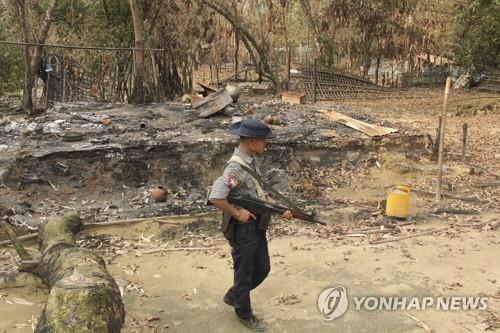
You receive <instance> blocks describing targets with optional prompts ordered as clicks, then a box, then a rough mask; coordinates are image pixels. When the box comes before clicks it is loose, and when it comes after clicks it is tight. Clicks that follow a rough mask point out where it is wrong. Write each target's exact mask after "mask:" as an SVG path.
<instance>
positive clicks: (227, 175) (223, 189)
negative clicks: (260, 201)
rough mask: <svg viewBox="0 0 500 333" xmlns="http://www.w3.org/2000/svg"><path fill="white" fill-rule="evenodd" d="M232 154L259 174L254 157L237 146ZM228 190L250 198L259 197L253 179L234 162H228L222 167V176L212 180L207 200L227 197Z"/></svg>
mask: <svg viewBox="0 0 500 333" xmlns="http://www.w3.org/2000/svg"><path fill="white" fill-rule="evenodd" d="M233 155H236V156H239V157H240V158H241V159H243V161H245V162H246V163H247V164H248V165H250V166H252V167H253V168H254V170H255V171H256V172H257V174H259V175H260V171H259V169H258V168H257V167H256V166H255V158H253V157H252V156H250V155H248V154H246V153H244V152H242V151H240V150H239V149H238V148H236V149H235V150H234V153H233ZM229 192H231V193H234V194H235V195H246V196H251V197H252V198H258V197H259V196H258V194H257V188H256V186H255V179H254V178H253V177H252V175H250V174H249V173H248V172H246V171H245V170H243V168H242V167H241V166H240V165H239V164H238V163H236V162H231V163H229V164H228V165H227V166H226V167H225V168H224V172H223V173H222V176H220V177H219V178H217V180H216V181H215V182H214V184H213V186H212V190H211V191H210V195H209V200H212V199H227V197H228V195H229Z"/></svg>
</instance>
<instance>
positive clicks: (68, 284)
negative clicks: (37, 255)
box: [35, 214, 125, 333]
mask: <svg viewBox="0 0 500 333" xmlns="http://www.w3.org/2000/svg"><path fill="white" fill-rule="evenodd" d="M82 227H83V224H82V221H81V219H80V217H79V216H78V215H76V214H72V215H67V216H65V217H63V218H62V219H59V220H49V221H48V222H47V223H45V224H43V225H42V226H41V228H40V232H39V248H40V252H41V253H42V257H41V262H40V265H39V267H38V274H39V275H40V277H41V278H42V280H43V281H44V283H45V284H46V285H47V286H48V287H49V289H50V293H49V297H48V300H47V303H46V305H45V308H44V309H43V312H42V315H41V316H40V319H39V320H38V324H37V327H36V330H35V332H36V333H49V332H50V333H59V332H110V333H111V332H120V328H121V326H122V324H123V321H124V319H125V310H124V306H123V303H122V299H121V295H120V291H119V289H118V286H117V285H116V282H115V280H114V279H113V278H112V277H111V275H110V274H109V273H108V271H107V270H106V265H105V264H104V261H103V260H102V258H100V257H99V256H98V255H97V254H96V253H94V252H92V251H91V250H89V249H84V248H78V247H75V235H76V234H77V233H78V232H79V231H80V230H81V229H82Z"/></svg>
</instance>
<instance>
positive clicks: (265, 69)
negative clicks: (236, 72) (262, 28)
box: [200, 0, 279, 87]
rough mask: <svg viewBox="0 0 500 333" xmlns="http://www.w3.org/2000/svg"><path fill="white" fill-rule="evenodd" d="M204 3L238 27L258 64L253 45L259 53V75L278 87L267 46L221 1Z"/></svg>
mask: <svg viewBox="0 0 500 333" xmlns="http://www.w3.org/2000/svg"><path fill="white" fill-rule="evenodd" d="M200 1H201V2H202V3H203V4H205V5H207V6H208V7H210V8H212V9H213V10H215V11H216V12H217V13H219V14H220V15H222V16H223V17H224V18H225V19H226V20H228V21H229V23H231V24H232V25H233V26H234V27H236V29H237V31H238V33H239V35H240V38H241V39H242V41H243V43H244V44H245V47H246V48H247V50H248V53H249V54H250V56H251V57H252V59H253V60H254V63H255V64H256V65H257V62H256V58H255V54H254V53H253V50H252V47H253V48H254V49H255V50H256V51H257V54H258V55H259V58H260V59H259V60H260V61H259V63H258V67H257V69H258V71H259V77H261V76H264V77H266V78H268V79H269V80H271V82H272V83H273V85H274V86H275V87H278V85H279V83H278V79H277V76H276V74H275V73H274V72H273V70H272V69H271V66H269V63H268V60H267V54H266V52H265V48H264V47H263V46H262V45H260V44H259V43H257V41H256V40H255V38H254V37H253V36H252V34H250V32H249V31H248V30H246V29H244V28H243V27H242V26H241V23H239V22H236V20H235V19H234V17H233V16H232V14H231V12H230V11H228V10H227V9H226V8H225V6H224V5H223V4H221V3H219V2H218V1H217V0H200Z"/></svg>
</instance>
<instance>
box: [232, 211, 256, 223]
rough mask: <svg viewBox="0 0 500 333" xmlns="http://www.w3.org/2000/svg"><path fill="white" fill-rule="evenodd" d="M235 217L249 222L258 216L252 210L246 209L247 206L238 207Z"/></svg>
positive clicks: (239, 220)
mask: <svg viewBox="0 0 500 333" xmlns="http://www.w3.org/2000/svg"><path fill="white" fill-rule="evenodd" d="M233 217H234V218H235V219H236V220H238V222H240V223H248V222H250V221H251V220H255V219H256V217H255V215H253V214H252V213H251V212H249V211H248V210H246V209H245V208H241V209H238V211H237V213H236V215H233Z"/></svg>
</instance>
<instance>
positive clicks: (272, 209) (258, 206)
mask: <svg viewBox="0 0 500 333" xmlns="http://www.w3.org/2000/svg"><path fill="white" fill-rule="evenodd" d="M227 200H228V201H229V202H230V203H232V204H235V205H238V206H240V207H243V208H245V209H248V210H249V211H250V212H252V213H254V214H257V215H265V214H270V213H278V214H283V213H284V212H286V211H287V210H289V211H290V212H291V213H292V216H293V217H294V218H296V219H299V220H302V221H306V222H310V223H319V224H323V225H326V223H325V222H322V221H319V220H317V219H316V214H314V213H312V214H308V213H306V212H303V211H301V210H294V209H289V208H288V207H285V206H282V205H278V204H275V203H271V202H269V201H265V200H261V199H256V198H252V197H249V196H241V195H234V194H229V196H228V197H227Z"/></svg>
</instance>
